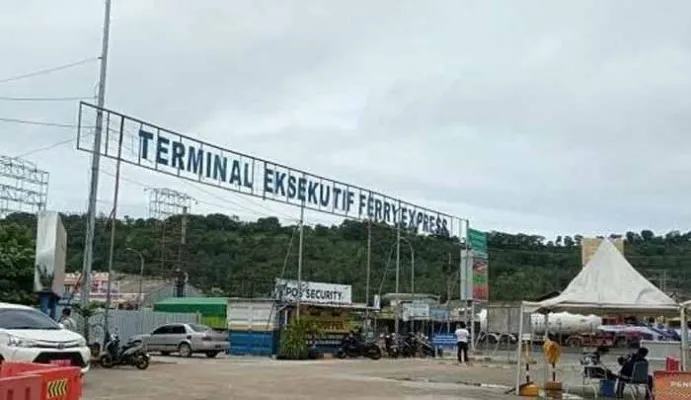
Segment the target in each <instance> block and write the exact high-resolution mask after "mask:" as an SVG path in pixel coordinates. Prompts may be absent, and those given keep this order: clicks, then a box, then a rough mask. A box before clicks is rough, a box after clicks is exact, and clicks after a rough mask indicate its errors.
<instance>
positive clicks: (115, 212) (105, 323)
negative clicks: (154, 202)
mask: <svg viewBox="0 0 691 400" xmlns="http://www.w3.org/2000/svg"><path fill="white" fill-rule="evenodd" d="M124 129H125V119H124V118H120V138H119V139H118V161H117V163H116V165H115V188H114V189H113V212H112V213H111V220H110V248H109V250H108V282H107V284H106V312H105V316H104V321H103V331H104V334H105V336H104V338H103V344H104V345H105V344H106V342H107V341H108V337H109V336H108V335H109V332H110V331H109V325H108V323H109V322H110V307H111V304H112V295H111V288H112V283H113V255H114V254H115V224H116V223H117V221H118V196H119V195H120V166H121V164H122V162H121V161H120V156H122V139H123V136H124ZM85 323H88V321H85Z"/></svg>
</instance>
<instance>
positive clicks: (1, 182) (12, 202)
mask: <svg viewBox="0 0 691 400" xmlns="http://www.w3.org/2000/svg"><path fill="white" fill-rule="evenodd" d="M47 199H48V172H46V171H42V170H40V169H38V168H36V165H35V164H34V163H32V162H30V161H26V160H22V159H19V158H13V157H7V156H0V218H3V217H6V216H7V215H9V214H11V213H13V212H27V213H32V214H33V213H37V212H39V211H41V210H45V209H46V201H47Z"/></svg>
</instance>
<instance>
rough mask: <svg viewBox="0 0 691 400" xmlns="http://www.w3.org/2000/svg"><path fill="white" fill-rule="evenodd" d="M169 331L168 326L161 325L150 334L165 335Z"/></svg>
mask: <svg viewBox="0 0 691 400" xmlns="http://www.w3.org/2000/svg"><path fill="white" fill-rule="evenodd" d="M169 333H171V332H170V326H168V325H163V326H160V327H158V328H156V329H155V330H154V331H153V332H152V333H151V334H152V335H166V334H169Z"/></svg>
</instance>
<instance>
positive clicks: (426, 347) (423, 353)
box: [415, 334, 443, 357]
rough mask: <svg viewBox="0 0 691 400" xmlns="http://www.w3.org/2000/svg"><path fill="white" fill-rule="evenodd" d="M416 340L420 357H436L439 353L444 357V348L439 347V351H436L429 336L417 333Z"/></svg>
mask: <svg viewBox="0 0 691 400" xmlns="http://www.w3.org/2000/svg"><path fill="white" fill-rule="evenodd" d="M415 341H416V342H417V349H418V353H419V354H420V357H436V356H437V355H439V357H443V350H442V349H438V350H437V352H435V351H434V345H433V344H432V342H431V341H430V340H429V339H428V338H427V336H425V335H423V334H417V335H416V336H415Z"/></svg>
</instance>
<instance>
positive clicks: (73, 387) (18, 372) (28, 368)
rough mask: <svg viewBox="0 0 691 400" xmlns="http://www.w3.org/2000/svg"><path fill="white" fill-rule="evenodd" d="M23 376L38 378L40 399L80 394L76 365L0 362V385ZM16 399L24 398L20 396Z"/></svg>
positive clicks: (65, 399)
mask: <svg viewBox="0 0 691 400" xmlns="http://www.w3.org/2000/svg"><path fill="white" fill-rule="evenodd" d="M25 376H37V377H38V378H39V386H38V390H39V392H40V396H41V397H40V400H78V399H79V398H81V396H82V381H81V370H80V369H79V368H78V367H55V366H53V365H48V364H34V363H3V364H0V386H4V384H5V380H6V379H12V378H13V377H25ZM16 399H17V400H24V399H23V398H21V397H19V398H16ZM28 399H33V398H28ZM0 400H2V398H0Z"/></svg>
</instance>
